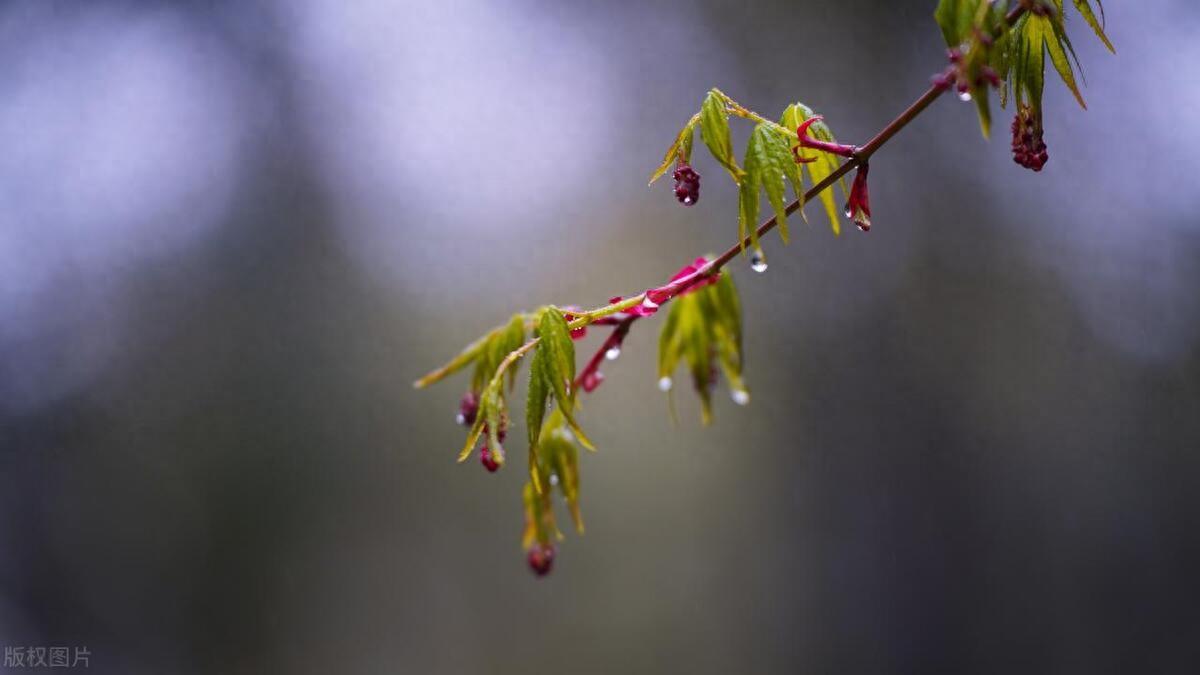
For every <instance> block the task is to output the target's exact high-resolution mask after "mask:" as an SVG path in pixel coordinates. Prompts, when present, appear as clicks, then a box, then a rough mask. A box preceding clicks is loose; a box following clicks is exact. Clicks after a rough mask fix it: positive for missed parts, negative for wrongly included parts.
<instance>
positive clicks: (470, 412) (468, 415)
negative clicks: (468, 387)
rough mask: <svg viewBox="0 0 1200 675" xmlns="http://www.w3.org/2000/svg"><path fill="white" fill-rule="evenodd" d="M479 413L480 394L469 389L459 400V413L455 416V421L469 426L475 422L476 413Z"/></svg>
mask: <svg viewBox="0 0 1200 675" xmlns="http://www.w3.org/2000/svg"><path fill="white" fill-rule="evenodd" d="M478 413H479V394H476V393H475V392H473V391H468V392H467V393H465V394H463V397H462V400H461V401H459V402H458V415H457V416H456V417H455V418H454V421H456V422H458V423H459V424H461V425H463V426H465V427H469V426H471V425H473V424H475V415H477V414H478Z"/></svg>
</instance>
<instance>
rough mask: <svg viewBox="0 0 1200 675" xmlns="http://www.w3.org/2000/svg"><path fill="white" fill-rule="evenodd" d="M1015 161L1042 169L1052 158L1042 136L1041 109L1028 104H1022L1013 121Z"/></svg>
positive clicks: (1035, 168) (1028, 166)
mask: <svg viewBox="0 0 1200 675" xmlns="http://www.w3.org/2000/svg"><path fill="white" fill-rule="evenodd" d="M1012 153H1013V161H1014V162H1016V163H1017V164H1020V165H1021V166H1023V167H1025V168H1026V169H1031V170H1033V171H1041V170H1042V167H1044V166H1046V162H1047V161H1049V160H1050V155H1049V154H1048V153H1047V152H1046V141H1045V140H1043V138H1042V115H1041V111H1040V110H1039V111H1035V110H1034V109H1033V108H1031V107H1030V106H1027V105H1023V106H1020V107H1019V108H1018V109H1017V114H1016V116H1015V117H1013V122H1012Z"/></svg>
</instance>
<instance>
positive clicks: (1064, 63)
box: [1033, 16, 1087, 110]
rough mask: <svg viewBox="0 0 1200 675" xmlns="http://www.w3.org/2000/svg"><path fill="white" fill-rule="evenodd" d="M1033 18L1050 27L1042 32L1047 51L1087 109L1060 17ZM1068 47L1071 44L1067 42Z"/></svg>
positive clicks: (1080, 102)
mask: <svg viewBox="0 0 1200 675" xmlns="http://www.w3.org/2000/svg"><path fill="white" fill-rule="evenodd" d="M1033 20H1036V21H1038V22H1042V23H1044V24H1045V25H1046V26H1048V28H1046V27H1043V28H1042V34H1043V35H1044V36H1045V38H1046V39H1045V42H1046V51H1047V52H1049V54H1050V62H1051V63H1053V64H1054V69H1055V70H1057V71H1058V76H1059V77H1061V78H1062V81H1063V83H1064V84H1066V85H1067V89H1070V90H1071V93H1072V94H1074V95H1075V100H1076V101H1078V102H1079V106H1080V107H1081V108H1084V109H1085V110H1086V109H1087V103H1084V101H1083V94H1081V93H1079V86H1078V85H1076V84H1075V74H1074V73H1073V72H1072V70H1071V61H1070V59H1069V58H1067V51H1066V49H1064V48H1063V47H1064V41H1065V40H1066V34H1065V33H1063V31H1062V26H1061V24H1060V23H1059V21H1058V19H1057V18H1055V17H1048V16H1037V17H1033ZM1067 48H1068V49H1069V48H1070V44H1069V43H1067Z"/></svg>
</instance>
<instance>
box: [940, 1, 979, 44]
mask: <svg viewBox="0 0 1200 675" xmlns="http://www.w3.org/2000/svg"><path fill="white" fill-rule="evenodd" d="M978 7H979V0H941V2H939V3H938V6H937V9H935V10H934V11H933V18H934V19H935V20H936V21H937V24H938V27H939V28H941V29H942V38H943V39H944V40H945V41H946V46H947V47H957V46H959V45H961V44H962V43H963V41H964V40H965V39H966V38H967V36H968V35H969V34H970V31H971V27H972V25H973V21H974V18H975V13H976V10H977V9H978Z"/></svg>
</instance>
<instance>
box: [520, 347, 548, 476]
mask: <svg viewBox="0 0 1200 675" xmlns="http://www.w3.org/2000/svg"><path fill="white" fill-rule="evenodd" d="M544 354H545V352H543V351H542V350H541V349H535V350H534V352H533V356H532V357H531V358H530V359H529V391H528V394H527V396H526V398H525V428H526V431H527V433H528V435H529V464H530V466H533V465H535V464H536V463H537V450H538V439H539V438H541V435H542V421H543V420H544V419H545V417H546V401H547V399H548V398H549V397H550V389H549V387H548V385H547V381H546V365H545V356H544ZM535 487H538V486H535Z"/></svg>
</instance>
